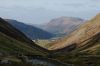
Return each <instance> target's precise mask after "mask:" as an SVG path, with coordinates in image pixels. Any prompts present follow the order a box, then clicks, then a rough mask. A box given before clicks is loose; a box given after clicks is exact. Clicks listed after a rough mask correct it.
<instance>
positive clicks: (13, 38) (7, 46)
mask: <svg viewBox="0 0 100 66" xmlns="http://www.w3.org/2000/svg"><path fill="white" fill-rule="evenodd" d="M0 48H2V50H3V51H5V50H6V51H7V50H11V52H14V51H22V53H24V52H25V53H27V52H29V53H31V52H32V54H39V55H41V54H42V55H45V54H47V52H48V51H47V50H46V49H44V48H42V47H40V46H37V45H36V44H35V43H34V42H33V41H32V40H30V39H29V38H27V37H26V36H25V35H24V34H23V33H22V32H20V31H19V30H17V29H16V28H14V27H13V26H12V25H10V24H9V23H7V22H6V21H5V20H3V19H2V18H0Z"/></svg>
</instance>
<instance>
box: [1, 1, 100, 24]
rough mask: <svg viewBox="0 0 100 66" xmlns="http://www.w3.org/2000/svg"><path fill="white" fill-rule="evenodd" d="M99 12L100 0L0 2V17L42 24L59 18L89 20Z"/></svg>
mask: <svg viewBox="0 0 100 66" xmlns="http://www.w3.org/2000/svg"><path fill="white" fill-rule="evenodd" d="M99 12H100V0H0V16H1V17H4V18H10V19H17V20H20V21H23V22H26V23H43V22H47V21H49V20H50V19H52V18H55V17H60V16H73V17H75V16H76V17H80V18H84V19H89V18H91V17H93V16H94V15H96V14H97V13H99Z"/></svg>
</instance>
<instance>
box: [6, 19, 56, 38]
mask: <svg viewBox="0 0 100 66" xmlns="http://www.w3.org/2000/svg"><path fill="white" fill-rule="evenodd" d="M6 21H8V22H9V23H10V24H12V25H13V26H14V27H16V28H17V29H19V30H20V31H22V32H23V33H24V34H25V35H26V36H27V37H29V38H31V39H50V38H52V37H54V34H52V33H49V32H47V31H45V30H42V29H40V28H37V27H35V26H32V25H28V24H24V23H22V22H19V21H16V20H12V19H6Z"/></svg>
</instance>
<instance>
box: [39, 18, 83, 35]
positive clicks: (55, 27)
mask: <svg viewBox="0 0 100 66" xmlns="http://www.w3.org/2000/svg"><path fill="white" fill-rule="evenodd" d="M83 22H84V20H83V19H80V18H75V17H59V18H55V19H52V20H51V21H50V22H48V23H47V24H44V25H43V27H42V28H43V29H44V30H46V31H48V32H51V33H54V34H56V35H57V36H58V37H59V36H65V35H68V34H69V33H71V32H72V31H74V30H75V29H77V28H78V27H79V25H81V24H83ZM40 27H41V26H40Z"/></svg>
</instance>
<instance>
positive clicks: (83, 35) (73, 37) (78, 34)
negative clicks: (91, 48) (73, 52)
mask: <svg viewBox="0 0 100 66" xmlns="http://www.w3.org/2000/svg"><path fill="white" fill-rule="evenodd" d="M98 33H100V14H98V15H97V16H96V17H95V18H93V19H92V20H89V21H88V22H86V23H85V24H84V25H82V26H80V28H79V29H77V30H76V31H74V32H72V33H71V34H70V35H69V36H68V37H65V38H64V39H61V40H58V41H57V42H55V43H53V44H52V46H51V47H50V48H49V50H57V49H61V48H64V47H67V46H70V45H73V44H75V45H76V48H77V47H82V46H86V45H87V43H89V42H90V41H91V42H93V41H94V39H93V38H92V37H93V36H95V35H97V34H98ZM92 44H94V43H92Z"/></svg>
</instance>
